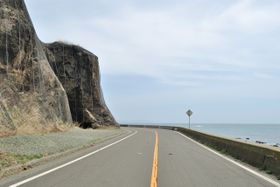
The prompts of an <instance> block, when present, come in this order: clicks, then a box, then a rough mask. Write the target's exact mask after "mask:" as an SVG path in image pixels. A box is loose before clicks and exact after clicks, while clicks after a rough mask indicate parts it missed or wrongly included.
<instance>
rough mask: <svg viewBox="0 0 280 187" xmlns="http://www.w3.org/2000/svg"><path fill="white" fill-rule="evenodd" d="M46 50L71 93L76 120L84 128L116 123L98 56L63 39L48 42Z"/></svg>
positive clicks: (57, 73) (68, 91)
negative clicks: (107, 97) (102, 84)
mask: <svg viewBox="0 0 280 187" xmlns="http://www.w3.org/2000/svg"><path fill="white" fill-rule="evenodd" d="M45 51H46V54H47V57H48V59H49V63H50V64H51V67H52V69H53V70H54V72H55V74H56V75H57V77H58V78H59V80H60V82H61V83H62V85H63V87H64V88H65V90H66V92H67V95H68V99H69V104H70V109H71V113H72V117H73V120H74V121H77V122H79V123H81V126H82V127H84V128H88V127H91V128H96V127H98V126H102V125H115V124H116V121H115V120H114V117H113V116H112V114H111V112H110V111H109V109H108V107H107V106H106V104H105V102H104V99H103V95H102V90H101V86H100V74H99V63H98V58H97V56H95V55H94V54H92V53H91V52H89V51H87V50H85V49H83V48H81V47H79V46H75V45H70V44H65V43H61V42H55V43H52V44H45Z"/></svg>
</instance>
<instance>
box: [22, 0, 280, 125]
mask: <svg viewBox="0 0 280 187" xmlns="http://www.w3.org/2000/svg"><path fill="white" fill-rule="evenodd" d="M25 1H26V3H27V6H28V9H29V13H30V14H31V17H32V20H33V23H34V25H35V28H36V30H37V33H38V35H39V37H40V38H41V40H42V41H44V42H52V41H56V40H62V41H68V42H72V43H74V44H78V45H81V46H83V47H85V48H87V49H88V50H90V51H92V52H93V53H94V54H96V55H97V56H98V57H99V60H100V66H101V74H102V87H103V92H104V96H105V100H106V102H107V105H108V106H109V108H110V109H111V111H112V113H113V115H114V116H115V118H116V119H117V120H118V121H119V122H137V123H141V122H164V123H168V122H177V123H185V122H186V121H187V118H186V115H185V112H186V110H187V109H189V108H191V109H192V110H193V111H194V116H193V121H194V122H196V123H280V86H279V85H280V44H279V41H280V11H279V10H280V1H279V0H265V1H264V0H223V1H218V0H216V1H209V0H195V1H194V0H154V1H150V0H118V1H116V0H79V1H73V0H72V1H70V0H25Z"/></svg>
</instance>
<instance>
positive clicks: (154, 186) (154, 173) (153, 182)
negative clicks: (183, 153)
mask: <svg viewBox="0 0 280 187" xmlns="http://www.w3.org/2000/svg"><path fill="white" fill-rule="evenodd" d="M157 175H158V132H157V131H155V148H154V160H153V170H152V176H151V186H150V187H157Z"/></svg>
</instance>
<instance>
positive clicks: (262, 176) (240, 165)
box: [176, 132, 280, 187]
mask: <svg viewBox="0 0 280 187" xmlns="http://www.w3.org/2000/svg"><path fill="white" fill-rule="evenodd" d="M176 133H178V134H180V135H181V136H183V137H184V138H186V139H188V140H190V141H192V142H194V143H196V144H197V145H199V146H201V147H203V148H204V149H206V150H208V151H210V152H212V153H214V154H216V155H218V156H219V157H221V158H223V159H225V160H227V161H229V162H231V163H233V164H235V165H237V166H239V167H241V168H242V169H244V170H246V171H248V172H250V173H252V174H254V175H256V176H258V177H260V178H261V179H263V180H265V181H267V182H269V183H271V184H273V185H275V186H278V187H280V184H279V183H277V182H276V181H274V180H272V179H270V178H268V177H266V176H264V175H262V174H260V173H258V172H256V171H254V170H252V169H250V168H248V167H246V166H244V165H242V164H240V163H238V162H236V161H234V160H232V159H230V158H228V157H226V156H224V155H222V154H220V153H218V152H217V151H214V150H213V149H210V148H209V147H206V146H205V145H203V144H201V143H199V142H197V141H195V140H193V139H191V138H189V137H187V136H186V135H184V134H182V133H180V132H176Z"/></svg>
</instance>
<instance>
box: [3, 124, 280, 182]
mask: <svg viewBox="0 0 280 187" xmlns="http://www.w3.org/2000/svg"><path fill="white" fill-rule="evenodd" d="M130 130H131V131H132V132H131V134H130V136H129V137H122V139H121V138H119V139H121V140H119V142H115V143H114V142H108V143H106V144H107V145H105V144H104V145H102V146H103V148H102V147H100V146H99V147H98V146H97V147H94V148H92V150H91V151H92V152H91V154H90V155H87V156H86V157H84V158H80V157H79V158H80V159H79V160H76V161H74V162H73V163H71V161H70V160H68V161H67V163H66V165H63V164H62V163H61V164H60V165H56V166H53V168H55V169H54V170H53V171H52V169H53V168H46V169H45V170H44V171H42V170H39V171H38V170H37V171H36V170H34V171H32V170H31V171H29V173H28V175H24V176H17V177H12V178H11V179H9V180H7V181H8V182H7V183H6V184H2V185H3V186H10V185H14V186H26V187H44V186H46V187H49V186H52V187H66V186H67V187H77V186H79V187H82V186H85V187H89V186H93V187H95V186H96V187H103V186H104V187H149V186H153V185H154V186H159V187H188V186H189V187H208V186H209V187H250V186H252V187H264V186H265V187H270V186H277V184H276V183H275V184H276V185H275V184H272V183H271V182H269V181H267V180H265V179H263V178H261V177H259V176H256V175H254V174H252V173H250V172H248V171H246V170H244V169H243V168H241V167H239V166H237V165H236V164H233V163H232V162H229V161H228V160H225V159H224V158H222V157H220V156H218V155H216V154H214V153H213V152H211V151H209V150H207V149H205V148H203V147H201V146H199V145H198V144H197V143H195V142H193V141H191V140H189V139H187V138H185V137H184V136H182V135H180V134H178V133H177V132H174V131H169V130H161V129H159V130H153V129H140V128H137V129H136V128H135V129H130ZM156 132H157V133H156ZM156 134H158V136H156ZM156 137H158V138H156ZM156 139H157V140H156ZM114 141H115V140H114ZM156 142H157V143H156ZM112 143H113V144H112ZM104 146H107V147H105V148H104ZM100 148H101V150H100ZM157 149H158V151H157ZM69 161H70V163H69ZM65 162H66V161H65ZM61 165H62V166H61ZM57 166H61V167H60V168H56V167H57ZM153 175H156V176H153ZM153 182H155V183H156V184H152V183H153ZM0 185H1V183H0ZM278 186H279V185H278Z"/></svg>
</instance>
